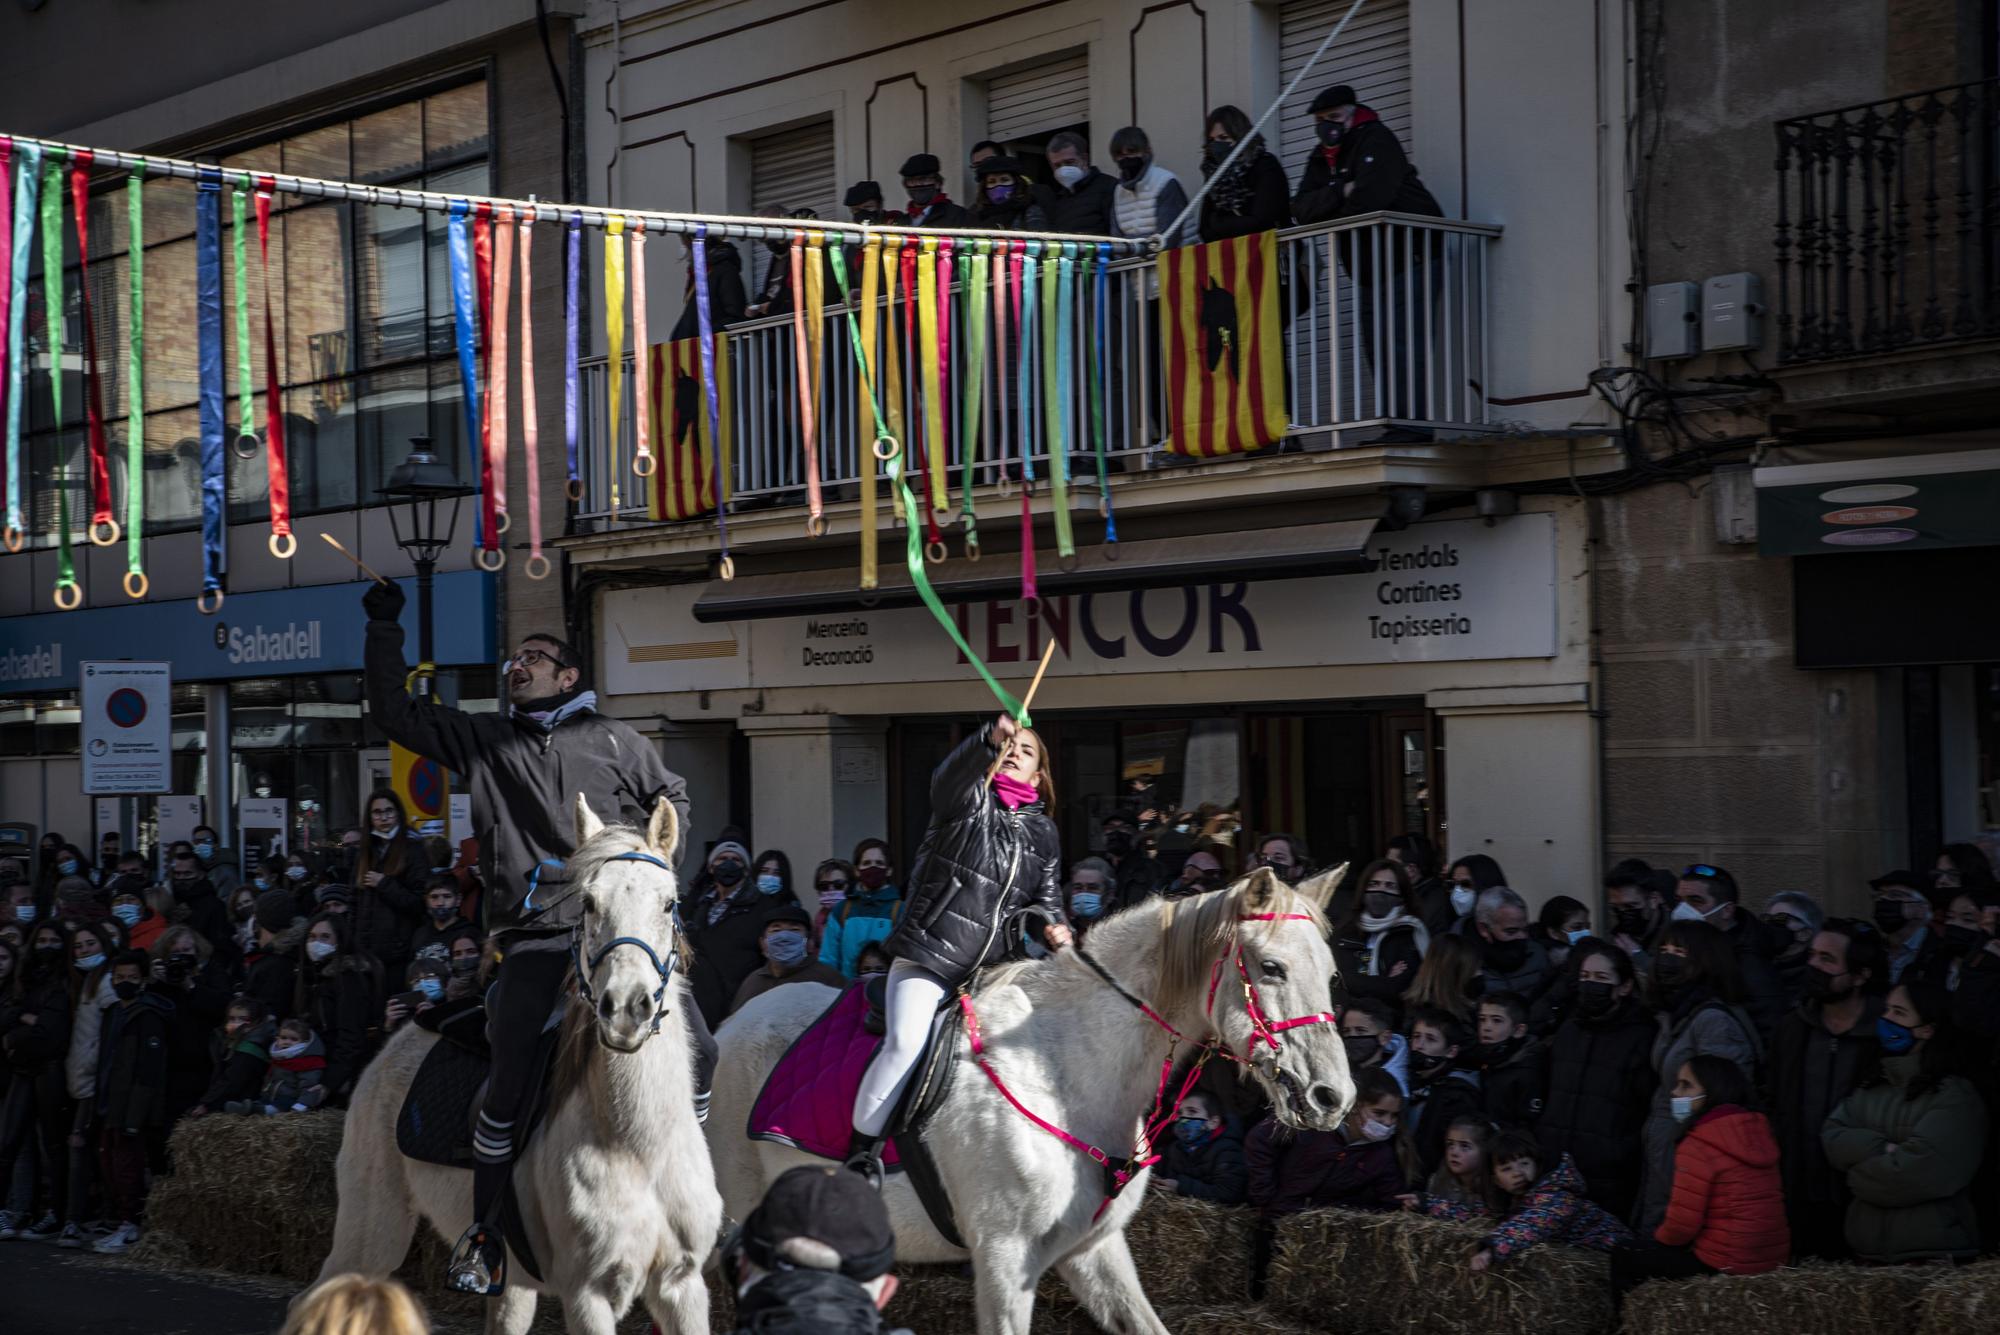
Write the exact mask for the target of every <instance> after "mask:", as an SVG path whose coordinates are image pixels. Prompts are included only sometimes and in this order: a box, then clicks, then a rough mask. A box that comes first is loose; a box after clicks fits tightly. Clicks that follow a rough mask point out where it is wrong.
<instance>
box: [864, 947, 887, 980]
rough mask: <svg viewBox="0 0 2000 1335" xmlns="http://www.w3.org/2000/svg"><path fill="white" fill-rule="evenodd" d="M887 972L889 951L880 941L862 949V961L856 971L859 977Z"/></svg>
mask: <svg viewBox="0 0 2000 1335" xmlns="http://www.w3.org/2000/svg"><path fill="white" fill-rule="evenodd" d="M887 972H889V952H888V951H887V950H884V949H883V948H882V946H881V945H880V944H879V943H877V944H875V945H871V946H868V947H866V948H865V949H863V950H862V952H861V959H860V963H859V966H858V968H857V971H856V976H857V977H860V978H868V977H871V976H873V975H875V974H878V973H887Z"/></svg>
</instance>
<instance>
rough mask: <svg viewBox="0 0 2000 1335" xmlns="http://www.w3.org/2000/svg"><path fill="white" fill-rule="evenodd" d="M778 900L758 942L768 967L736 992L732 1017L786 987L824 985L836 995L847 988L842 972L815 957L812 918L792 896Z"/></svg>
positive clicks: (767, 915)
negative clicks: (801, 984) (812, 984)
mask: <svg viewBox="0 0 2000 1335" xmlns="http://www.w3.org/2000/svg"><path fill="white" fill-rule="evenodd" d="M778 898H779V900H780V901H781V902H779V903H776V904H773V905H770V906H769V907H768V908H766V909H765V911H764V930H763V933H762V934H761V935H760V936H759V937H758V938H757V947H758V949H759V950H760V951H762V952H763V956H764V963H763V964H762V965H761V966H760V967H758V968H756V969H753V970H752V971H751V972H750V975H749V977H747V978H745V979H744V980H743V983H742V985H741V986H740V987H738V988H737V989H736V996H735V997H734V999H732V1000H731V1001H730V1003H729V1013H730V1014H731V1015H734V1014H735V1013H736V1012H737V1011H740V1010H742V1009H743V1007H744V1006H745V1005H746V1004H748V1003H749V1001H750V1000H751V999H752V998H753V997H761V996H763V995H764V994H765V993H766V992H769V991H770V990H771V989H772V988H774V987H783V986H784V985H785V984H786V983H824V984H826V985H827V986H828V987H831V988H833V989H835V990H836V991H837V990H839V989H840V988H843V987H846V986H847V981H848V980H847V978H846V976H845V975H844V974H842V973H841V972H840V970H838V969H834V968H830V967H829V966H827V965H825V964H822V963H820V962H819V961H818V960H816V959H814V958H813V957H812V954H811V950H812V914H810V913H808V912H806V910H805V909H803V908H801V907H800V906H799V902H798V901H797V900H795V899H793V898H792V897H791V896H790V895H781V896H779V897H778Z"/></svg>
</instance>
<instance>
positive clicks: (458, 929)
mask: <svg viewBox="0 0 2000 1335" xmlns="http://www.w3.org/2000/svg"><path fill="white" fill-rule="evenodd" d="M459 905H460V898H459V892H458V878H457V877H456V876H453V875H452V874H451V873H450V872H432V873H431V876H430V879H429V881H427V882H426V883H425V885H424V925H423V926H421V927H419V928H417V930H416V931H415V932H414V933H412V934H411V936H410V944H409V958H410V959H412V960H420V959H436V960H444V961H446V962H447V963H449V962H450V957H451V943H452V942H453V941H455V940H457V939H458V938H459V936H460V935H461V934H463V933H465V932H469V931H471V930H472V924H471V923H469V922H467V921H466V920H465V916H464V914H462V913H460V912H459Z"/></svg>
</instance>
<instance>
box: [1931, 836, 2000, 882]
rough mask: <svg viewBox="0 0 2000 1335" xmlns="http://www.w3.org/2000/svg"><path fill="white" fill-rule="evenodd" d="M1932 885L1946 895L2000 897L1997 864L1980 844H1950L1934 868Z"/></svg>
mask: <svg viewBox="0 0 2000 1335" xmlns="http://www.w3.org/2000/svg"><path fill="white" fill-rule="evenodd" d="M1931 882H1932V884H1933V885H1935V886H1936V887H1937V888H1938V889H1939V890H1941V891H1945V892H1950V891H1954V890H1974V891H1984V892H1986V893H1989V894H2000V879H1996V878H1995V877H1994V875H1993V861H1992V859H1990V858H1988V857H1987V856H1986V850H1985V849H1983V848H1981V847H1980V846H1979V845H1978V844H1946V845H1945V846H1944V847H1943V848H1942V849H1940V850H1939V851H1938V855H1937V859H1936V861H1934V862H1933V863H1932V864H1931Z"/></svg>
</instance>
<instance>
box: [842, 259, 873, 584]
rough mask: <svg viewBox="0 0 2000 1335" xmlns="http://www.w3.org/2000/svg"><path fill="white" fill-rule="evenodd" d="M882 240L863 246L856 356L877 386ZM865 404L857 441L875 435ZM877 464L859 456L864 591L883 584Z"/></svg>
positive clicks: (870, 412) (867, 377) (866, 381)
mask: <svg viewBox="0 0 2000 1335" xmlns="http://www.w3.org/2000/svg"><path fill="white" fill-rule="evenodd" d="M881 256H882V238H880V237H878V236H875V235H872V234H870V235H869V236H868V237H867V238H866V239H865V240H864V241H863V242H862V244H861V329H860V336H859V343H858V345H857V346H856V348H855V356H856V357H857V358H858V359H859V363H860V367H861V376H862V382H863V383H864V384H870V385H872V384H874V383H875V382H876V375H875V347H876V336H877V331H878V330H879V328H880V325H881V319H880V317H881V310H880V307H879V306H878V304H877V303H878V301H879V299H880V297H881V294H882V260H881ZM846 267H847V261H846V256H845V255H844V254H843V256H842V257H841V264H840V268H841V270H842V271H843V272H844V271H845V270H846ZM856 397H857V398H859V399H860V400H861V402H860V404H859V405H858V406H857V408H856V411H857V412H859V413H860V415H861V421H860V423H859V427H860V430H859V433H858V435H857V439H862V440H869V439H873V438H874V435H875V422H874V418H873V412H874V405H873V404H872V403H870V402H869V401H868V398H867V396H866V395H857V396H856ZM857 454H859V452H858V451H857ZM876 469H877V461H876V459H875V457H874V452H873V451H872V450H871V451H869V452H868V453H866V454H859V457H858V458H857V460H856V471H857V472H859V473H860V474H861V587H862V589H863V590H868V589H874V588H876V587H878V586H879V585H880V584H881V569H880V559H881V557H880V543H881V539H880V535H879V534H878V533H877V532H876V528H877V525H878V523H879V522H880V521H879V517H878V516H877V515H876V513H875V506H876V500H875V474H876Z"/></svg>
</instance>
